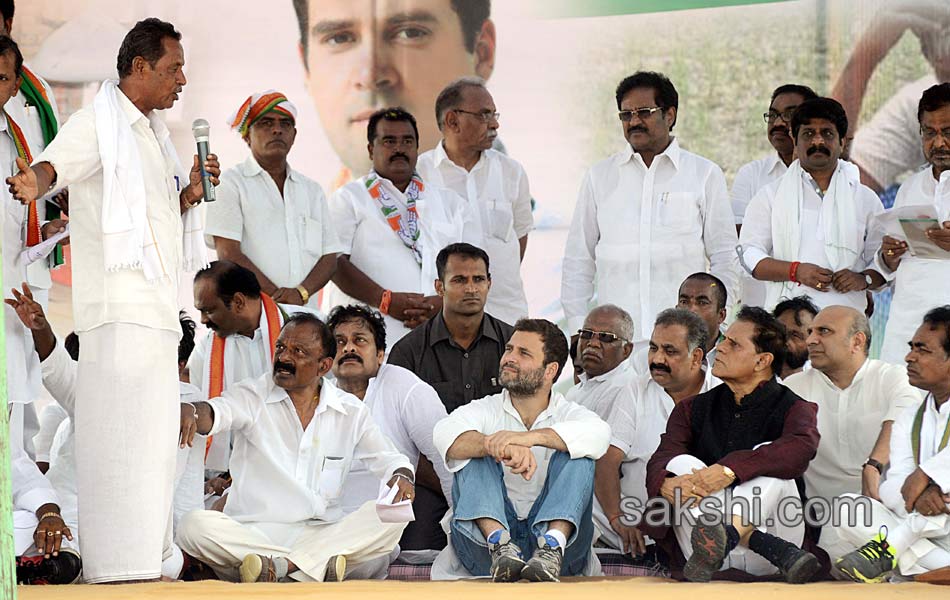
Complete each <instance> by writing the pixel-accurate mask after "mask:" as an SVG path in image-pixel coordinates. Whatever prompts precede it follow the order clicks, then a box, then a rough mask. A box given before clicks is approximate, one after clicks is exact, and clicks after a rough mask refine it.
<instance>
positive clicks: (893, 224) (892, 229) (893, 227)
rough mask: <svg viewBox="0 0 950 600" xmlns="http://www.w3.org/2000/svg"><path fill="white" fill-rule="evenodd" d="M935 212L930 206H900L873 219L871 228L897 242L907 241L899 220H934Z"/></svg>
mask: <svg viewBox="0 0 950 600" xmlns="http://www.w3.org/2000/svg"><path fill="white" fill-rule="evenodd" d="M936 218H937V210H936V208H934V206H933V205H931V204H919V205H915V206H901V207H900V208H892V209H890V210H888V211H885V212H883V213H881V214H879V215H877V216H876V217H874V223H873V225H872V226H873V227H874V228H875V229H877V230H878V231H881V232H883V233H884V235H889V236H891V237H892V238H896V239H898V240H904V241H907V234H906V233H905V232H904V228H903V227H901V224H900V220H901V219H936Z"/></svg>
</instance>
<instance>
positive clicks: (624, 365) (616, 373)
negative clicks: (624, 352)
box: [579, 360, 632, 384]
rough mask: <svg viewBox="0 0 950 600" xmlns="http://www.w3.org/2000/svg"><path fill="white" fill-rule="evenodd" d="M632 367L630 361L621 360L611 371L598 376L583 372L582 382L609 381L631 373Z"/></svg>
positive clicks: (581, 375)
mask: <svg viewBox="0 0 950 600" xmlns="http://www.w3.org/2000/svg"><path fill="white" fill-rule="evenodd" d="M631 368H632V367H631V366H630V361H629V360H623V361H621V362H620V364H619V365H617V366H616V367H614V368H613V369H611V370H610V371H607V372H606V373H602V374H600V375H597V376H596V377H588V376H587V373H581V374H580V377H579V378H580V380H581V384H584V383H587V382H589V381H595V382H607V381H610V380H612V379H616V378H617V377H621V376H623V375H624V374H625V373H629V372H630V370H631Z"/></svg>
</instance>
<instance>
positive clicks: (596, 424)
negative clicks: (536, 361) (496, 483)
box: [432, 390, 610, 519]
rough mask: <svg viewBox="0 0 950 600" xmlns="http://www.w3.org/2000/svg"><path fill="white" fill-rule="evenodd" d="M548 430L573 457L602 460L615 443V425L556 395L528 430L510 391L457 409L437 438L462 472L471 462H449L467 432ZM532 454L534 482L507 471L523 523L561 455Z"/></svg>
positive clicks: (439, 428) (507, 484) (538, 450)
mask: <svg viewBox="0 0 950 600" xmlns="http://www.w3.org/2000/svg"><path fill="white" fill-rule="evenodd" d="M544 428H551V429H553V430H554V431H555V432H556V433H557V434H558V435H559V436H560V437H561V439H562V440H564V444H565V445H566V446H567V449H568V452H569V453H570V455H571V458H572V459H577V458H591V459H594V460H597V459H598V458H600V457H601V456H603V455H604V452H606V451H607V446H608V443H609V441H610V427H608V426H607V423H605V422H604V421H603V420H602V419H601V418H600V417H598V416H597V415H596V414H594V413H593V412H591V411H590V410H588V409H586V408H584V407H583V406H581V405H579V404H575V403H574V402H569V401H567V400H565V399H564V396H562V395H561V394H558V393H553V392H552V393H551V400H550V402H549V404H548V407H547V408H546V409H544V410H543V411H541V414H539V415H538V417H537V418H536V419H535V420H534V423H532V424H531V429H528V428H527V427H525V425H524V422H522V420H521V415H519V414H518V411H517V410H516V409H515V407H514V405H512V403H511V397H510V395H509V394H508V390H503V391H502V393H500V394H495V395H493V396H486V397H484V398H482V399H480V400H475V401H473V402H469V403H468V404H466V405H465V406H460V407H459V408H456V409H455V410H454V411H452V414H450V415H449V416H448V417H446V418H445V419H442V420H441V421H439V423H438V424H437V425H436V426H435V431H434V432H433V433H432V439H433V442H434V443H435V447H436V448H437V449H438V450H439V454H440V455H441V456H442V458H443V459H445V464H446V466H447V467H448V469H449V471H451V472H452V473H456V472H458V471H460V470H461V469H462V468H463V467H465V465H467V464H468V463H469V461H468V459H466V460H454V459H448V458H447V456H446V455H447V453H448V451H449V448H451V447H452V444H454V443H455V440H456V439H458V437H459V436H460V435H462V434H463V433H465V432H466V431H477V432H479V433H481V434H483V435H491V434H493V433H496V432H498V431H518V432H525V431H534V430H537V429H544ZM531 452H532V453H533V454H534V458H535V460H536V461H537V465H538V469H537V473H536V474H535V476H534V477H532V478H531V480H530V481H526V480H525V479H524V477H522V476H521V475H515V474H513V473H512V472H511V469H507V468H506V469H505V470H504V471H505V475H504V480H505V488H506V489H507V490H508V499H509V500H511V504H512V506H513V507H514V509H515V512H516V513H517V515H518V518H519V519H525V518H527V517H528V513H529V512H530V511H531V506H532V505H533V504H534V502H535V500H537V498H538V495H539V494H540V493H541V488H542V487H543V486H544V480H545V477H544V474H545V473H547V470H548V462H550V460H551V456H552V455H553V454H554V452H555V451H554V450H553V449H551V448H544V447H541V446H535V447H533V448H531Z"/></svg>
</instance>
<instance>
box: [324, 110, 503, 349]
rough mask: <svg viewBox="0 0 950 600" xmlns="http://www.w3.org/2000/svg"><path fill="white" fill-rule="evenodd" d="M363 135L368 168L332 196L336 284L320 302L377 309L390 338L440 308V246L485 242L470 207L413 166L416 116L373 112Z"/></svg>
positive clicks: (416, 146) (416, 150) (416, 143)
mask: <svg viewBox="0 0 950 600" xmlns="http://www.w3.org/2000/svg"><path fill="white" fill-rule="evenodd" d="M366 136H367V139H368V140H369V145H368V147H367V148H368V151H369V156H370V158H371V159H372V161H373V168H372V170H370V172H369V173H368V174H367V175H364V176H363V177H360V178H359V179H357V180H356V181H352V182H350V183H348V184H347V185H345V186H343V187H342V188H340V189H339V190H337V191H336V193H334V194H333V196H332V197H331V198H330V211H331V214H332V215H333V223H334V226H335V227H336V228H337V233H338V234H339V237H340V242H342V244H343V249H342V255H341V256H340V258H339V262H338V265H337V266H338V269H337V272H336V275H334V276H333V282H334V284H335V286H336V288H338V289H335V288H328V291H329V293H328V294H327V297H326V299H325V303H324V306H325V307H327V308H328V309H329V308H330V307H333V306H337V305H340V304H348V303H349V302H350V300H351V299H355V300H358V301H360V302H363V303H364V304H366V305H368V306H373V307H379V312H381V313H382V314H383V315H384V316H385V317H386V330H387V331H386V333H387V337H388V338H389V342H390V344H395V343H396V342H398V341H399V340H400V339H401V338H402V337H403V336H404V335H406V334H407V333H409V330H411V329H412V328H414V327H416V326H418V325H419V324H421V323H422V322H424V321H425V320H427V319H429V318H430V317H432V316H434V315H436V314H437V313H438V312H439V311H440V310H441V308H442V299H441V298H440V297H439V296H438V295H437V294H436V292H435V280H436V279H438V277H437V275H436V270H435V259H436V256H437V255H438V253H439V250H441V249H442V248H444V247H445V246H448V245H449V244H452V243H455V242H469V243H471V244H474V245H475V246H479V247H482V246H484V243H483V242H482V233H481V227H480V225H479V221H478V218H477V217H476V216H475V212H474V210H473V209H472V207H471V206H470V205H469V204H468V203H467V202H466V201H465V200H464V199H463V198H462V197H461V196H459V195H458V194H456V193H455V192H453V191H451V190H448V189H445V188H440V187H438V186H436V185H433V184H432V183H431V182H429V181H424V180H423V179H422V177H421V176H420V175H419V173H418V172H417V171H416V160H417V158H418V156H419V130H418V128H417V126H416V119H415V117H413V116H412V115H411V114H409V113H408V112H406V111H405V110H403V109H401V108H385V109H382V110H378V111H376V112H375V113H373V115H372V116H370V118H369V124H368V125H367V132H366ZM340 292H342V293H340Z"/></svg>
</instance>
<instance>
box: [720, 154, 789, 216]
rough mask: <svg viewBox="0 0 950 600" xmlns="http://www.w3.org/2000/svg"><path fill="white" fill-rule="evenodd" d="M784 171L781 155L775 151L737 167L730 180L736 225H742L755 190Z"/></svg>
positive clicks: (778, 176) (785, 168) (784, 166)
mask: <svg viewBox="0 0 950 600" xmlns="http://www.w3.org/2000/svg"><path fill="white" fill-rule="evenodd" d="M786 171H788V167H787V166H786V165H785V163H784V162H782V157H780V156H779V155H778V153H777V152H773V153H771V154H769V155H768V156H765V157H763V158H760V159H758V160H753V161H752V162H748V163H746V164H744V165H742V166H741V167H739V170H738V171H736V178H735V179H734V180H733V181H732V192H731V193H730V201H731V202H732V213H733V215H734V216H735V218H736V225H742V219H743V217H745V211H746V208H748V207H749V202H751V201H752V198H753V197H755V194H756V192H758V191H759V190H761V189H762V188H764V187H765V186H767V185H768V184H770V183H772V182H773V181H775V180H776V179H778V178H780V177H781V176H782V175H784V174H785V172H786Z"/></svg>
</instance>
